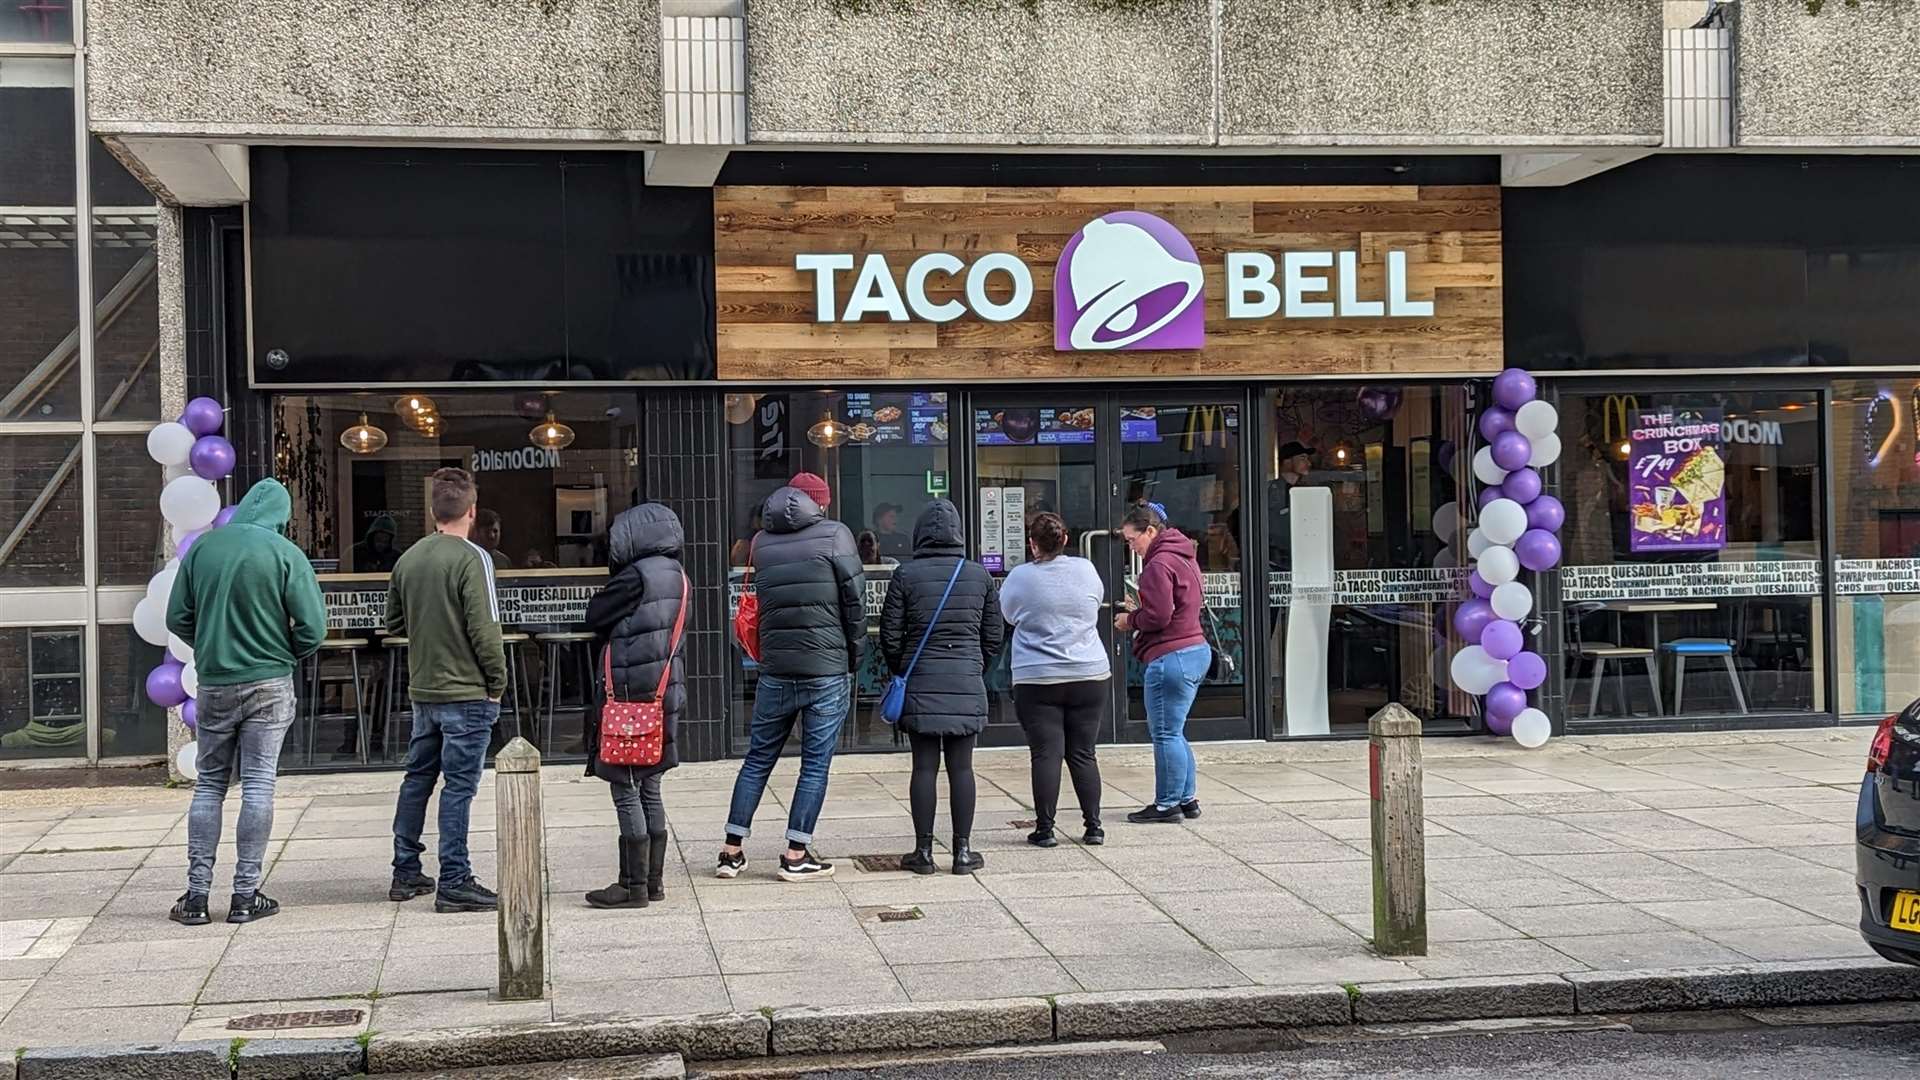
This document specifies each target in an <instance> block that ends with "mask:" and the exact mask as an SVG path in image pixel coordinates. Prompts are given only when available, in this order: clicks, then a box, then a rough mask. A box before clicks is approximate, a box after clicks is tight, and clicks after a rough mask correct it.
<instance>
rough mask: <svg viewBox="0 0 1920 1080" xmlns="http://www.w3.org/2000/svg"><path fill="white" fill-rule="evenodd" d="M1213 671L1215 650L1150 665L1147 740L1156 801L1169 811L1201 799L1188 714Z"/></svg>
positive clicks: (1174, 655)
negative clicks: (1151, 749)
mask: <svg viewBox="0 0 1920 1080" xmlns="http://www.w3.org/2000/svg"><path fill="white" fill-rule="evenodd" d="M1212 666H1213V649H1212V648H1210V647H1209V646H1206V645H1189V646H1187V647H1186V648H1184V649H1181V650H1180V651H1179V652H1170V653H1168V654H1167V655H1165V656H1162V657H1159V658H1157V659H1155V660H1154V661H1153V662H1152V663H1150V664H1148V665H1147V671H1146V675H1145V678H1143V679H1142V680H1141V681H1142V683H1143V687H1142V689H1143V690H1144V691H1145V696H1146V699H1147V737H1148V738H1150V739H1152V740H1153V802H1154V805H1156V806H1158V807H1160V808H1162V809H1165V808H1167V807H1169V806H1177V805H1179V804H1180V803H1183V802H1186V801H1187V800H1189V799H1192V798H1195V797H1197V796H1198V795H1199V794H1200V790H1199V781H1198V778H1197V777H1196V776H1195V775H1194V768H1193V747H1192V746H1190V745H1188V743H1187V713H1188V711H1190V710H1191V709H1192V708H1193V699H1194V698H1195V697H1197V696H1198V695H1199V693H1200V684H1201V682H1203V681H1204V680H1205V679H1206V677H1207V669H1208V668H1211V667H1212Z"/></svg>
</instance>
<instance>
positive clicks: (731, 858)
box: [713, 851, 747, 881]
mask: <svg viewBox="0 0 1920 1080" xmlns="http://www.w3.org/2000/svg"><path fill="white" fill-rule="evenodd" d="M746 868H747V853H746V852H744V851H736V852H734V853H733V854H731V855H729V854H727V853H726V852H724V851H723V852H721V853H720V865H718V866H716V867H714V868H713V876H714V877H717V878H719V879H720V880H722V881H731V880H733V879H734V878H737V877H739V876H740V875H741V873H742V872H744V871H745V870H746Z"/></svg>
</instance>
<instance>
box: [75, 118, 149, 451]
mask: <svg viewBox="0 0 1920 1080" xmlns="http://www.w3.org/2000/svg"><path fill="white" fill-rule="evenodd" d="M90 167H91V169H92V183H93V303H94V317H95V325H94V343H93V355H94V375H95V378H94V387H95V389H94V393H95V395H96V396H97V397H98V399H99V413H98V416H99V418H100V419H102V420H158V419H159V418H160V285H159V274H158V272H157V263H156V262H155V260H154V251H153V243H154V233H155V231H156V230H157V229H158V228H159V224H160V210H159V207H157V206H155V205H154V201H153V195H152V194H151V193H150V192H148V191H147V189H146V188H144V187H141V186H140V182H139V181H138V180H135V179H134V178H133V176H132V174H130V173H128V172H127V170H126V169H125V168H124V167H122V166H121V164H120V162H119V160H118V159H116V158H115V157H114V156H113V155H112V154H110V153H108V152H107V150H106V147H104V146H103V145H101V143H100V141H99V140H98V139H95V140H94V143H93V154H92V160H91V164H90Z"/></svg>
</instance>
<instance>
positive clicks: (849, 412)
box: [844, 392, 947, 446]
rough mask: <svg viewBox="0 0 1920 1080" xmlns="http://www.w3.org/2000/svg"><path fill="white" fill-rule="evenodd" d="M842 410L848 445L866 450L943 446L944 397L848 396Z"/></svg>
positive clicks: (945, 429) (945, 399)
mask: <svg viewBox="0 0 1920 1080" xmlns="http://www.w3.org/2000/svg"><path fill="white" fill-rule="evenodd" d="M844 408H845V409H846V417H845V419H846V423H847V433H848V437H849V438H850V440H851V441H852V442H855V443H859V444H862V445H867V446H894V445H903V444H904V445H911V446H945V445H947V395H946V394H944V393H912V394H874V393H864V392H863V393H852V394H848V395H847V396H846V403H845V406H844Z"/></svg>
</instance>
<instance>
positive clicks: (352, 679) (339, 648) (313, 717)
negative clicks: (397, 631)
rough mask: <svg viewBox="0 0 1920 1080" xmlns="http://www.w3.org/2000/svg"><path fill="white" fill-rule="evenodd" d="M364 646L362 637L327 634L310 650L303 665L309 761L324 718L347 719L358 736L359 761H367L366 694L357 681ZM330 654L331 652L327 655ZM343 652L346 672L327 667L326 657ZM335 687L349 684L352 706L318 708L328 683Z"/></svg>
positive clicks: (324, 700) (364, 639)
mask: <svg viewBox="0 0 1920 1080" xmlns="http://www.w3.org/2000/svg"><path fill="white" fill-rule="evenodd" d="M366 647H367V639H366V638H327V639H326V640H324V641H322V642H321V643H320V650H319V651H318V652H316V653H314V654H313V657H312V659H311V660H310V661H309V665H310V666H309V667H308V668H307V762H308V764H312V762H313V754H314V744H315V741H316V738H317V736H318V734H319V731H320V723H321V721H324V720H351V721H353V730H354V733H355V735H356V736H358V743H357V753H358V755H359V758H360V764H362V765H365V764H366V763H367V740H368V738H369V737H370V736H371V734H372V733H371V731H370V730H369V727H368V723H367V720H368V717H367V709H366V698H365V695H364V693H363V692H362V687H361V682H360V653H361V652H362V651H363V650H365V649H366ZM330 654H331V655H330ZM341 654H345V656H346V658H347V672H346V673H345V674H341V673H339V672H334V673H331V674H329V673H328V671H327V661H328V660H329V659H332V658H333V657H337V656H339V655H341ZM330 686H332V687H339V688H340V689H341V690H342V691H344V690H345V689H346V688H347V687H348V686H351V687H352V688H353V708H352V710H351V711H348V710H347V709H345V708H342V709H341V710H340V711H339V712H331V713H329V712H322V711H321V710H322V709H323V708H324V707H325V702H326V693H327V688H328V687H330Z"/></svg>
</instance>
